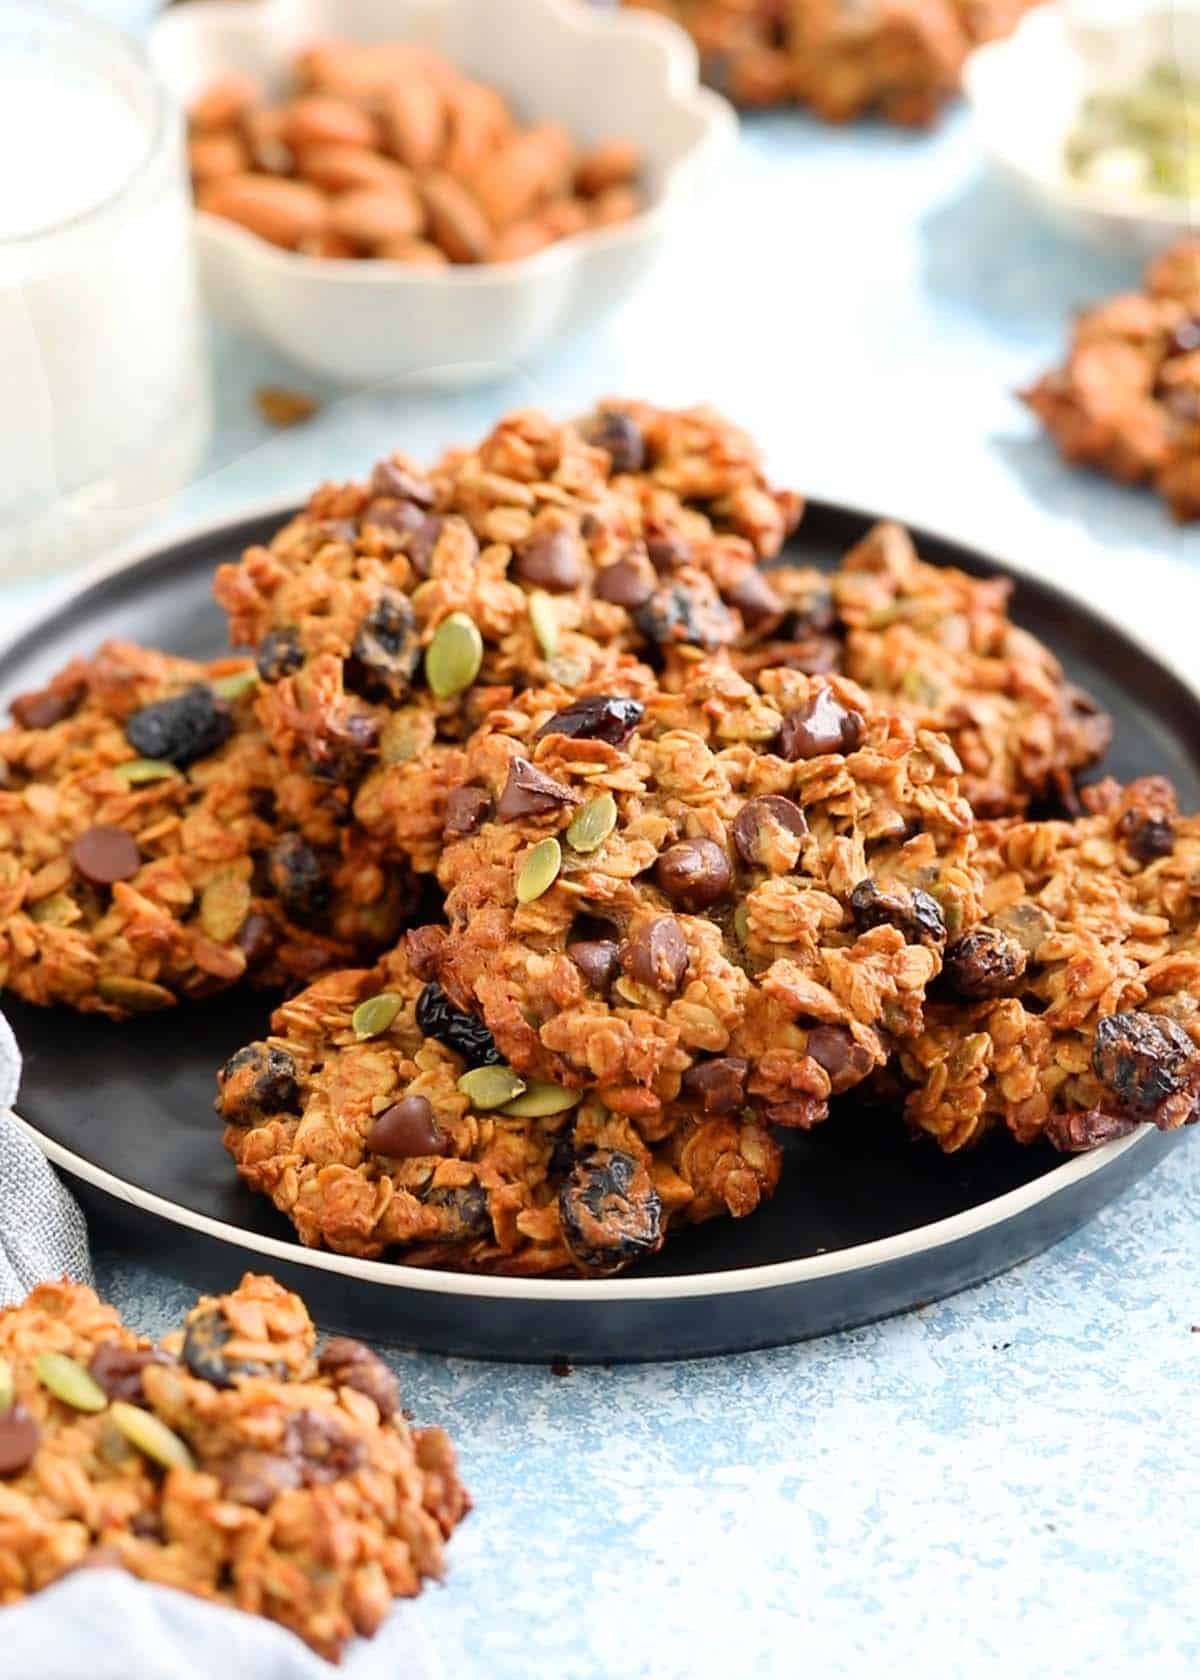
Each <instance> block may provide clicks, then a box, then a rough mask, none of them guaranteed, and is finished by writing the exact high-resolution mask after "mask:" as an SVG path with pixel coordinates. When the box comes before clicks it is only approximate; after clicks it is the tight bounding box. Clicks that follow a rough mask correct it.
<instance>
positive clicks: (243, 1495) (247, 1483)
mask: <svg viewBox="0 0 1200 1680" xmlns="http://www.w3.org/2000/svg"><path fill="white" fill-rule="evenodd" d="M208 1468H209V1470H210V1471H211V1473H212V1474H213V1475H215V1476H216V1477H217V1478H218V1480H219V1481H220V1483H221V1493H222V1496H223V1497H224V1498H225V1499H229V1500H232V1502H233V1503H234V1504H235V1505H248V1506H249V1507H250V1509H251V1510H252V1511H267V1510H269V1509H270V1508H271V1506H272V1505H273V1504H274V1503H275V1501H276V1500H277V1499H278V1498H279V1495H280V1494H281V1493H290V1492H292V1490H293V1489H294V1488H298V1487H299V1486H300V1485H301V1483H302V1482H303V1479H304V1478H303V1475H302V1473H301V1468H300V1465H299V1463H298V1462H297V1461H296V1459H295V1458H291V1457H288V1456H287V1455H286V1454H284V1453H268V1452H258V1451H257V1450H256V1449H255V1448H253V1447H246V1448H244V1449H243V1450H242V1451H241V1452H235V1453H231V1454H230V1455H229V1457H228V1458H223V1459H218V1461H217V1462H216V1463H215V1464H211V1465H210V1466H209V1467H208Z"/></svg>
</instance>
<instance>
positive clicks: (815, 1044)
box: [805, 1022, 875, 1092]
mask: <svg viewBox="0 0 1200 1680" xmlns="http://www.w3.org/2000/svg"><path fill="white" fill-rule="evenodd" d="M805 1048H806V1051H807V1053H808V1055H810V1056H811V1057H812V1059H813V1061H814V1062H816V1064H817V1066H818V1067H821V1068H824V1070H825V1072H826V1073H827V1074H828V1075H829V1085H830V1089H831V1090H832V1091H834V1092H839V1091H848V1090H849V1089H850V1087H851V1086H852V1085H857V1084H858V1083H859V1081H860V1080H863V1079H865V1078H866V1077H867V1075H868V1073H870V1071H871V1069H872V1067H873V1066H874V1065H875V1064H874V1058H873V1057H872V1055H871V1052H870V1051H869V1050H868V1049H867V1048H866V1046H865V1045H862V1044H859V1043H858V1042H857V1040H856V1039H855V1037H854V1034H853V1033H852V1032H851V1031H850V1028H849V1027H839V1026H835V1025H832V1024H829V1023H827V1022H820V1023H819V1024H818V1025H817V1026H815V1027H810V1028H809V1029H808V1042H807V1044H806V1046H805Z"/></svg>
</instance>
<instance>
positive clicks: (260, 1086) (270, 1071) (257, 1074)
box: [217, 1040, 300, 1126]
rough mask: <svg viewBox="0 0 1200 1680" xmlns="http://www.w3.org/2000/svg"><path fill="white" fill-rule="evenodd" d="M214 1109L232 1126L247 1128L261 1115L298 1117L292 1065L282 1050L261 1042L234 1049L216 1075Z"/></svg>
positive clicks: (298, 1094) (296, 1086) (296, 1089)
mask: <svg viewBox="0 0 1200 1680" xmlns="http://www.w3.org/2000/svg"><path fill="white" fill-rule="evenodd" d="M217 1089H218V1093H219V1094H218V1097H217V1107H218V1109H219V1110H220V1112H221V1114H222V1115H223V1116H224V1117H225V1119H226V1120H228V1121H229V1122H230V1123H231V1124H232V1125H235V1126H249V1125H251V1124H253V1122H254V1121H256V1120H260V1119H261V1118H262V1117H263V1115H265V1114H298V1113H299V1112H300V1086H299V1083H298V1081H297V1079H296V1064H295V1062H294V1061H293V1060H292V1058H291V1057H290V1056H289V1055H288V1053H287V1051H286V1050H281V1049H280V1048H279V1047H278V1045H275V1044H264V1043H262V1042H261V1040H260V1041H259V1042H257V1043H254V1044H247V1045H246V1046H245V1047H244V1048H243V1049H241V1050H236V1051H235V1052H234V1053H233V1055H232V1056H230V1058H229V1060H228V1061H227V1062H226V1063H225V1066H224V1067H223V1068H222V1069H221V1071H220V1073H218V1075H217Z"/></svg>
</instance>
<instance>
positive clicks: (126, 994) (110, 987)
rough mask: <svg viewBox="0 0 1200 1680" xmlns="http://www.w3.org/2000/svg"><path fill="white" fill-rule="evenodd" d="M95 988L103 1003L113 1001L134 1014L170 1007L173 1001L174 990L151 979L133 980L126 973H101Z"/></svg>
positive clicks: (144, 1013)
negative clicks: (158, 984) (156, 983)
mask: <svg viewBox="0 0 1200 1680" xmlns="http://www.w3.org/2000/svg"><path fill="white" fill-rule="evenodd" d="M96 990H97V991H98V992H99V994H100V996H101V997H102V998H103V999H104V1001H105V1003H115V1004H116V1005H117V1006H118V1008H120V1009H128V1010H130V1011H131V1012H132V1013H133V1014H134V1015H148V1014H150V1012H151V1011H152V1010H154V1009H170V1007H171V1006H172V1004H173V1003H174V1002H175V994H174V992H169V991H168V990H167V988H166V987H165V986H156V985H155V983H154V981H153V980H135V979H133V978H132V977H131V976H130V975H127V974H102V975H101V976H100V978H99V980H97V982H96Z"/></svg>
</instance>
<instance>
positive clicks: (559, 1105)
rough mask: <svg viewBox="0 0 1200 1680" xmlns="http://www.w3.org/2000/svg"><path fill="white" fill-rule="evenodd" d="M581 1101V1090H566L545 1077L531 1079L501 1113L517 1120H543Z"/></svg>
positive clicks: (562, 1112) (574, 1106)
mask: <svg viewBox="0 0 1200 1680" xmlns="http://www.w3.org/2000/svg"><path fill="white" fill-rule="evenodd" d="M582 1101H583V1092H582V1091H568V1090H566V1089H565V1088H564V1087H563V1086H562V1085H551V1084H550V1083H549V1081H548V1080H545V1079H531V1080H529V1081H528V1083H527V1084H526V1087H525V1089H524V1091H522V1093H521V1095H520V1096H519V1097H516V1098H514V1100H513V1101H512V1102H509V1103H505V1105H504V1107H503V1108H502V1109H501V1110H500V1112H501V1114H508V1115H511V1116H512V1117H513V1118H514V1119H518V1120H543V1119H545V1118H546V1117H547V1116H549V1115H551V1114H565V1113H566V1111H567V1109H569V1108H577V1107H578V1106H579V1104H580V1103H581V1102H582Z"/></svg>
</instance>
